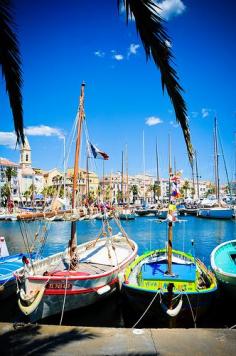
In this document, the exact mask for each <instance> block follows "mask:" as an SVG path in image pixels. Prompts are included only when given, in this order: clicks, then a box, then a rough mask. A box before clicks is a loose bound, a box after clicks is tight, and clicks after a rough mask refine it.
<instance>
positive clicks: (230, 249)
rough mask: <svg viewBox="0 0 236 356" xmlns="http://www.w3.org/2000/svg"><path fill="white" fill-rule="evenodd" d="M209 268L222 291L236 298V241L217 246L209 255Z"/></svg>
mask: <svg viewBox="0 0 236 356" xmlns="http://www.w3.org/2000/svg"><path fill="white" fill-rule="evenodd" d="M211 268H212V270H213V271H214V273H215V275H216V278H217V281H218V282H219V285H220V286H221V287H222V289H223V290H225V291H227V292H228V294H229V295H231V297H234V298H235V297H236V240H231V241H227V242H224V243H222V244H220V245H218V246H217V247H216V248H215V249H214V250H213V251H212V253H211Z"/></svg>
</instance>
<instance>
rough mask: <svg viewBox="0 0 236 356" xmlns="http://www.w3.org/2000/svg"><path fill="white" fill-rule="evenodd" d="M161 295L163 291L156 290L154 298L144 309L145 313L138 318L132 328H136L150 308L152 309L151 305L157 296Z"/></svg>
mask: <svg viewBox="0 0 236 356" xmlns="http://www.w3.org/2000/svg"><path fill="white" fill-rule="evenodd" d="M158 294H159V295H161V291H160V290H158V291H157V292H156V294H155V295H154V297H153V299H152V300H151V302H150V304H149V305H148V307H147V309H146V310H145V311H144V313H143V314H142V315H141V317H140V318H139V319H138V321H137V322H136V323H135V324H134V325H133V326H132V329H134V328H135V327H136V326H137V325H138V323H139V322H140V321H141V320H142V319H143V317H144V315H145V314H146V313H147V312H148V310H149V309H150V307H151V305H152V304H153V302H154V301H155V299H156V297H157V296H158Z"/></svg>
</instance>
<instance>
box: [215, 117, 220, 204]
mask: <svg viewBox="0 0 236 356" xmlns="http://www.w3.org/2000/svg"><path fill="white" fill-rule="evenodd" d="M214 153H215V185H216V199H217V201H218V204H220V179H219V154H218V139H217V121H216V118H215V124H214Z"/></svg>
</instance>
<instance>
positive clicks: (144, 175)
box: [143, 130, 146, 205]
mask: <svg viewBox="0 0 236 356" xmlns="http://www.w3.org/2000/svg"><path fill="white" fill-rule="evenodd" d="M143 178H144V180H143V197H144V204H145V205H146V162H145V141H144V130H143Z"/></svg>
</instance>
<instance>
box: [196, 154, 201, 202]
mask: <svg viewBox="0 0 236 356" xmlns="http://www.w3.org/2000/svg"><path fill="white" fill-rule="evenodd" d="M195 165H196V179H197V198H198V199H199V198H200V192H199V180H198V178H199V175H198V163H197V151H195Z"/></svg>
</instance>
